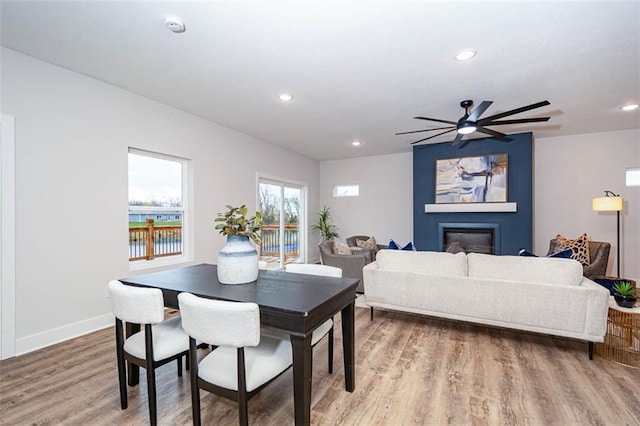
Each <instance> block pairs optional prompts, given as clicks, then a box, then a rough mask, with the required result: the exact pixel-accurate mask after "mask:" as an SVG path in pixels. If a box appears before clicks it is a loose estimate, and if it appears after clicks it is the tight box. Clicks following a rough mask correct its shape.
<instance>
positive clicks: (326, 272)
mask: <svg viewBox="0 0 640 426" xmlns="http://www.w3.org/2000/svg"><path fill="white" fill-rule="evenodd" d="M284 269H285V271H287V272H292V273H294V274H307V275H322V276H325V277H336V278H342V269H340V268H337V267H335V266H328V265H316V264H313V263H290V264H288V265H285V267H284Z"/></svg>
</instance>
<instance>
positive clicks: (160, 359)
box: [108, 280, 189, 425]
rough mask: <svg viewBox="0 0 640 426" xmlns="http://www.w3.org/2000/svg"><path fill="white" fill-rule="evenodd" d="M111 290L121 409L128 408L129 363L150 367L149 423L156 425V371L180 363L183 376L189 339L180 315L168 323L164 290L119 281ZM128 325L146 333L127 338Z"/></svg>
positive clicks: (148, 386) (109, 285)
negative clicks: (139, 326)
mask: <svg viewBox="0 0 640 426" xmlns="http://www.w3.org/2000/svg"><path fill="white" fill-rule="evenodd" d="M108 289H109V298H110V299H111V308H112V310H113V315H114V316H115V318H116V358H117V364H118V381H119V385H120V406H121V408H122V409H123V410H124V409H126V408H127V372H126V362H128V363H131V364H134V365H137V366H139V367H143V368H146V370H147V395H148V397H147V398H148V400H149V401H148V402H149V420H150V423H151V424H152V425H156V424H157V422H158V419H157V406H156V378H155V369H156V368H158V367H160V366H162V365H164V364H166V363H168V362H171V361H173V360H176V361H177V363H178V376H182V357H183V356H184V357H185V359H186V357H187V355H188V350H189V336H187V334H186V333H185V332H184V330H183V329H182V326H181V324H180V317H179V316H177V317H173V318H171V319H168V320H166V321H164V299H163V297H162V291H161V290H160V289H157V288H141V287H134V286H129V285H124V284H122V283H121V282H120V281H115V280H114V281H110V282H109V284H108ZM124 323H129V324H136V325H144V330H141V331H139V332H137V333H135V334H133V335H131V336H129V337H128V338H126V339H125V336H124V332H123V326H124ZM188 366H189V364H188V362H187V368H188Z"/></svg>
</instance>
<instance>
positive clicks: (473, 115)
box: [396, 100, 551, 148]
mask: <svg viewBox="0 0 640 426" xmlns="http://www.w3.org/2000/svg"><path fill="white" fill-rule="evenodd" d="M492 103H493V101H482V103H481V104H480V106H478V107H477V108H476V109H475V110H473V112H470V111H471V107H472V106H473V101H471V100H465V101H462V102H460V106H461V107H462V108H464V115H463V116H462V117H460V119H459V120H458V121H457V122H456V121H449V120H440V119H437V118H429V117H413V118H415V119H418V120H428V121H436V122H438V123H446V124H450V126H446V127H435V128H431V129H423V130H414V131H411V132H401V133H396V135H407V134H410V133H420V132H429V131H432V130H444V132H441V133H438V134H437V135H432V136H429V137H426V138H424V139H420V140H417V141H415V142H411V145H414V144H417V143H420V142H423V141H426V140H428V139H433V138H435V137H438V136H440V135H444V134H445V133H449V132H453V131H454V130H455V131H457V135H456V138H455V139H454V140H453V144H452V145H453V146H457V147H458V148H462V147H463V146H464V144H461V141H462V138H463V137H464V136H465V135H469V134H471V133H473V132H480V133H484V134H487V135H490V136H493V137H495V138H497V139H499V140H503V141H509V140H510V139H509V138H508V136H507V135H505V134H504V133H500V132H496V131H495V130H491V129H488V128H487V126H499V125H504V124H520V123H537V122H541V121H548V120H549V119H550V118H551V117H537V118H519V119H515V120H500V119H501V118H504V117H507V116H510V115H514V114H519V113H521V112H525V111H530V110H532V109H536V108H540V107H543V106H547V105H551V104H550V103H549V101H542V102H537V103H535V104H531V105H526V106H523V107H520V108H516V109H512V110H510V111H505V112H501V113H499V114H494V115H492V116H489V117H485V118H480V116H481V115H482V113H484V112H485V111H486V110H487V108H489V106H491V104H492Z"/></svg>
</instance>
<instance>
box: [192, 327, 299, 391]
mask: <svg viewBox="0 0 640 426" xmlns="http://www.w3.org/2000/svg"><path fill="white" fill-rule="evenodd" d="M244 353H245V367H246V381H247V391H248V392H251V391H253V390H254V389H256V388H258V387H260V386H262V385H263V384H265V383H267V382H268V381H270V380H271V379H273V377H275V376H277V375H278V374H280V373H282V372H283V371H284V370H286V369H287V368H289V367H290V366H291V364H292V363H293V356H292V351H291V343H290V342H289V341H288V340H283V339H278V338H276V337H271V336H261V338H260V344H259V345H258V346H255V347H251V346H247V347H245V348H244ZM237 365H238V364H237V349H236V348H234V347H227V346H220V347H218V348H216V349H215V350H213V351H211V353H209V355H207V356H206V357H205V358H204V359H202V361H200V362H199V363H198V377H200V378H201V379H203V380H205V381H207V382H209V383H211V384H213V385H216V386H220V387H223V388H226V389H231V390H234V391H237V390H238V368H237Z"/></svg>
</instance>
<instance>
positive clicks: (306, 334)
mask: <svg viewBox="0 0 640 426" xmlns="http://www.w3.org/2000/svg"><path fill="white" fill-rule="evenodd" d="M120 281H121V282H122V283H123V284H127V285H132V286H138V287H149V288H159V289H160V290H162V293H163V297H164V304H165V306H166V307H168V308H174V309H179V306H178V294H180V293H182V292H189V293H192V294H194V295H196V296H199V297H205V298H209V299H217V300H226V301H234V302H253V303H256V304H257V305H258V306H259V308H260V323H261V326H263V327H267V328H270V329H273V330H277V331H280V332H283V333H286V334H288V335H289V336H290V340H291V346H292V352H293V399H294V419H295V424H296V425H309V424H310V423H311V390H312V380H311V378H312V372H311V367H312V350H311V334H312V332H313V330H314V329H316V328H317V327H318V326H320V325H321V324H322V323H324V322H325V321H326V320H328V319H329V318H333V316H334V315H336V314H337V313H338V312H340V315H341V325H342V352H343V359H344V381H345V390H346V391H348V392H353V391H354V389H355V365H354V364H355V354H354V346H355V324H354V323H355V300H356V288H357V287H358V283H359V280H358V279H355V278H334V277H326V276H318V275H306V274H294V273H289V272H285V271H284V270H260V271H259V274H258V279H257V280H256V281H253V282H250V283H247V284H221V283H220V282H219V281H218V274H217V266H216V265H214V264H207V263H204V264H198V265H193V266H187V267H182V268H176V269H169V270H166V271H161V272H154V273H145V274H141V275H135V276H130V277H126V278H121V279H120ZM129 332H135V329H131V330H130V331H129ZM138 381H139V369H138V368H137V367H136V366H133V365H130V368H129V384H130V385H135V384H137V383H138Z"/></svg>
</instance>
